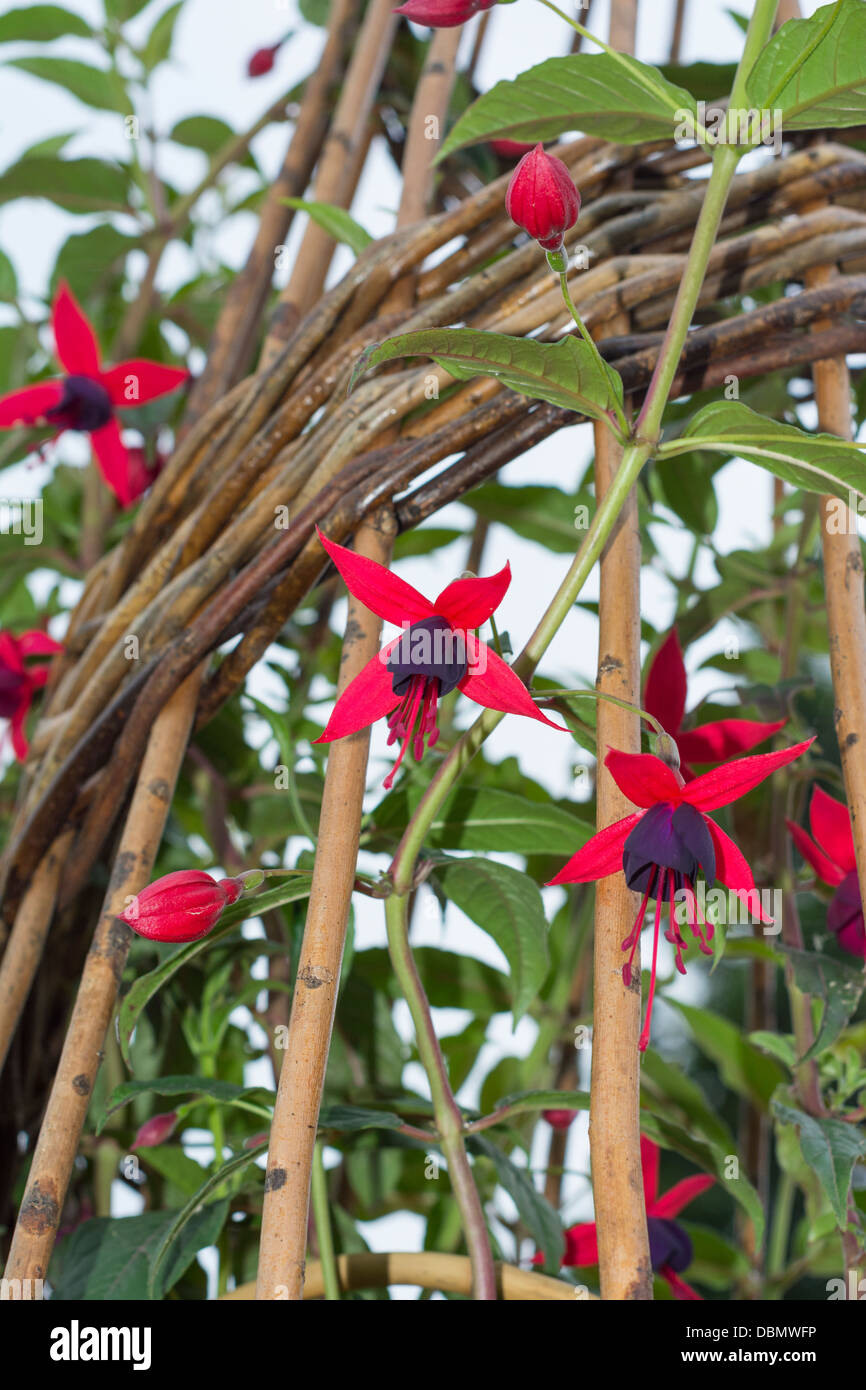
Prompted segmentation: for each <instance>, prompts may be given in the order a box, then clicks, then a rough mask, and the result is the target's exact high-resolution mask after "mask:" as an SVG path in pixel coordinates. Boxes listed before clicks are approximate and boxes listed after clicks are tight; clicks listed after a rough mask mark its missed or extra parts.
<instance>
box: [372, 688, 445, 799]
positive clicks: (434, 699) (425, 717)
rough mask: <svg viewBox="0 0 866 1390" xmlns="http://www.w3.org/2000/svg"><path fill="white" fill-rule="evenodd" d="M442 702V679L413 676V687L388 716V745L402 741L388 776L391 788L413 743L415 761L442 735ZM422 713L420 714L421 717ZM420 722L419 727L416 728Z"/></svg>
mask: <svg viewBox="0 0 866 1390" xmlns="http://www.w3.org/2000/svg"><path fill="white" fill-rule="evenodd" d="M438 704H439V682H438V680H435V679H434V680H428V679H427V677H426V676H413V678H412V680H411V681H410V683H409V689H408V690H407V691H406V694H405V695H404V696H403V699H402V700H401V701H400V703H399V705H398V706H397V708H396V709H395V710H393V711H392V713H391V714H390V715H389V716H388V729H389V730H390V732H389V734H388V745H389V747H390V745H391V744H392V743H396V741H397V739H400V740H401V746H400V752H399V753H398V755H397V761H396V762H395V763H394V766H393V767H392V768H391V771H390V772H389V773H388V776H387V777H386V778H385V781H384V783H383V785H384V786H385V787H386V788H387V789H388V790H390V788H391V787H392V786H393V784H394V777H395V775H396V773H397V769H398V767H399V766H400V764H401V763H402V761H403V757H404V755H405V752H406V749H407V748H408V747H409V742H410V740H411V742H412V752H413V753H414V755H415V761H416V762H420V761H421V759H422V757H423V756H424V745H425V743H426V745H427V747H428V748H432V747H433V745H434V744H435V742H436V740H437V739H438V737H439V727H438V723H437V706H438ZM419 715H420V717H419ZM416 725H417V727H416Z"/></svg>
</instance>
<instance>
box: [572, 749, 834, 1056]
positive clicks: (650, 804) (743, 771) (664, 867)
mask: <svg viewBox="0 0 866 1390" xmlns="http://www.w3.org/2000/svg"><path fill="white" fill-rule="evenodd" d="M814 741H815V740H814V739H813V738H810V739H807V740H806V742H805V743H797V744H795V745H794V746H793V747H792V748H783V749H781V750H780V751H779V752H778V753H757V754H755V756H754V757H751V758H737V759H736V760H735V761H734V762H732V763H726V764H724V765H723V766H722V767H717V768H713V770H712V771H711V772H705V773H703V774H702V775H701V776H700V777H695V778H694V779H693V780H692V781H691V782H688V783H686V782H684V781H683V779H682V777H681V776H680V775H679V774H678V773H676V772H674V771H673V769H672V768H670V767H668V765H667V763H664V762H662V760H661V758H657V757H655V756H654V755H653V754H651V753H621V752H619V751H618V750H617V749H615V748H612V749H610V751H609V752H608V755H607V757H606V758H605V760H604V765H605V767H606V768H608V770H609V771H610V774H611V776H612V777H613V779H614V781H615V782H616V784H617V786H618V787H619V789H620V791H621V792H623V793H624V795H625V796H627V797H628V799H629V801H632V802H633V803H634V805H635V806H640V807H641V808H642V809H641V810H640V811H636V812H634V814H632V815H630V816H625V817H624V819H623V820H618V821H616V822H615V823H614V824H613V825H609V826H607V827H606V828H605V829H604V830H600V831H599V833H598V834H597V835H593V837H592V839H591V840H588V841H587V842H586V844H585V845H584V846H583V849H580V850H578V852H577V854H575V855H574V856H573V857H572V858H571V859H569V861H568V863H567V864H566V866H565V868H564V869H561V870H560V872H559V873H558V874H557V875H556V877H555V878H552V879H551V880H550V882H551V884H555V883H591V882H593V880H595V879H599V878H608V877H609V876H610V875H611V874H615V873H618V872H619V871H620V869H621V870H622V872H623V873H624V874H625V879H626V883H627V884H628V886H629V888H632V889H634V891H635V892H638V893H642V894H643V900H642V902H641V905H640V910H639V912H638V914H637V918H636V920H635V924H634V926H633V928H632V930H631V931H630V932H629V934H628V936H627V937H626V939H625V941H624V942H623V943H622V949H623V950H624V951H628V952H629V957H628V960H627V962H626V964H625V965H624V966H623V968H622V978H623V983H624V984H625V985H626V986H628V985H629V984H630V983H631V967H632V961H633V960H634V956H635V951H636V950H637V945H638V942H639V940H640V934H641V931H642V929H643V922H644V917H645V915H646V910H647V903H648V902H649V900H650V898H652V897H654V898H655V899H656V914H655V932H654V935H653V959H652V972H651V975H650V988H649V998H648V1000H647V1011H646V1021H645V1023H644V1026H643V1032H642V1033H641V1036H640V1041H639V1043H638V1046H639V1048H640V1050H641V1052H644V1051H645V1050H646V1048H647V1045H648V1043H649V1034H650V1018H651V1015H652V1006H653V997H654V994H655V985H656V963H657V959H658V946H659V927H660V924H661V911H662V903H663V902H667V903H669V904H670V909H669V918H670V925H669V927H668V930H667V931H666V932H665V940H666V941H669V942H670V943H671V945H672V946H673V947H674V948H675V951H676V967H677V970H678V971H679V972H680V974H681V975H685V973H686V968H685V965H684V964H683V959H682V953H683V950H684V949H685V948H686V945H687V943H686V941H685V940H684V938H683V936H682V934H681V932H680V929H679V925H678V923H677V919H676V915H675V908H674V903H675V902H677V903H678V904H681V905H684V906H685V911H686V919H687V921H688V925H689V929H690V931H691V933H692V935H693V936H694V938H695V940H696V941H697V943H698V948H699V950H700V951H701V952H702V953H703V954H704V955H707V956H711V955H712V953H713V948H712V946H710V944H709V943H710V941H711V940H712V936H713V928H712V924H711V923H709V922H707V921H706V920H705V918H704V916H703V913H702V912H701V910H700V908H699V906H698V903H697V900H696V898H695V880H696V878H697V875H698V870H699V869H700V870H701V871H702V872H703V875H704V878H705V879H706V882H707V886H708V887H709V888H712V887H713V884H714V883H715V881H716V879H718V880H719V882H720V883H722V884H724V886H725V887H726V888H728V889H730V890H731V891H732V892H734V893H736V895H737V897H738V898H740V899H741V900H742V901H743V902H744V903H745V904H746V905H747V907H748V908H749V910H750V911H752V910H754V911H755V912H757V914H758V916H759V919H760V920H761V921H770V920H772V919H770V918H766V917H765V916H764V913H763V909H762V907H761V903H760V897H759V895H758V892H757V890H756V888H755V881H754V879H753V878H752V871H751V869H750V868H749V866H748V864H747V863H746V860H745V859H744V857H743V855H742V854H741V852H740V850H739V849H738V848H737V846H736V845H735V844H734V842H733V840H732V839H731V838H730V836H728V835H726V834H725V832H724V830H722V829H721V828H720V827H719V826H718V825H716V823H715V821H714V820H711V819H710V817H709V816H708V815H706V814H705V813H706V812H707V811H716V810H718V809H719V807H721V806H728V805H730V803H731V802H732V801H737V800H739V798H740V797H741V796H745V794H746V792H749V791H751V790H752V788H753V787H757V786H758V784H759V783H760V782H763V781H764V779H765V778H766V777H769V775H770V773H771V772H775V771H776V769H777V768H780V767H784V766H785V764H786V763H790V762H793V760H794V759H795V758H799V757H800V755H801V754H802V753H805V751H806V749H807V748H809V747H810V746H811V745H812V744H813V743H814Z"/></svg>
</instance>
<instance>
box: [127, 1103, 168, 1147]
mask: <svg viewBox="0 0 866 1390" xmlns="http://www.w3.org/2000/svg"><path fill="white" fill-rule="evenodd" d="M176 1124H177V1111H176V1110H169V1112H168V1113H167V1114H166V1115H151V1117H150V1119H149V1120H145V1122H144V1124H143V1125H142V1126H141V1129H140V1130H139V1131H138V1133H137V1134H136V1136H135V1138H134V1139H133V1141H132V1147H133V1148H134V1149H155V1148H156V1146H157V1144H164V1143H165V1141H166V1139H167V1138H168V1137H169V1135H170V1134H171V1133H172V1131H173V1130H174V1127H175V1125H176Z"/></svg>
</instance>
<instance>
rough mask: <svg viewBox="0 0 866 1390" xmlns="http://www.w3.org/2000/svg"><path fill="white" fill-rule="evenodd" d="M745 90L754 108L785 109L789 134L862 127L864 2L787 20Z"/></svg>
mask: <svg viewBox="0 0 866 1390" xmlns="http://www.w3.org/2000/svg"><path fill="white" fill-rule="evenodd" d="M746 90H747V92H748V98H749V105H750V106H754V107H759V108H760V109H761V110H764V111H774V110H779V111H781V113H782V118H781V119H782V127H783V129H784V130H785V131H786V132H787V131H791V130H818V129H822V128H823V127H827V126H830V127H842V126H852V125H862V124H863V123H864V121H866V5H864V4H863V3H862V0H841V4H836V5H822V7H821V9H820V10H816V11H815V13H814V14H813V15H810V17H809V18H808V19H791V20H789V21H788V23H787V24H783V25H782V28H781V29H780V30H779V32H778V33H777V34H776V36H775V37H774V38H773V39H771V40H770V42H769V43H768V44H767V46H766V47H765V48H764V50H763V52H762V53H761V56H760V57H759V59H758V61H757V62H756V64H755V66H754V67H753V69H752V71H751V72H750V74H749V79H748V82H747V84H746Z"/></svg>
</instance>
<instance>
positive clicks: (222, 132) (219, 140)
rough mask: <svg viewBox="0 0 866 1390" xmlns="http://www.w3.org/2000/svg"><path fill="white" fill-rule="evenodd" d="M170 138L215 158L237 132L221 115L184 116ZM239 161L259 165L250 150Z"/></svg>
mask: <svg viewBox="0 0 866 1390" xmlns="http://www.w3.org/2000/svg"><path fill="white" fill-rule="evenodd" d="M169 138H170V139H171V140H174V141H175V143H176V144H178V145H185V146H186V147H187V148H188V149H191V150H201V151H202V153H203V154H206V155H208V156H209V157H210V158H213V156H214V155H216V154H219V153H220V151H221V150H223V149H225V147H226V145H228V143H229V142H230V141H231V140H234V138H235V132H234V131H233V130H232V128H231V126H230V125H229V124H228V122H227V121H223V120H220V118H219V116H184V118H183V120H182V121H178V122H177V125H175V126H173V127H172V131H171V135H170V137H169ZM238 163H239V164H241V165H242V166H243V167H244V168H248V169H258V167H259V166H258V164H257V163H256V161H255V157H254V156H253V155H252V154H251V152H250V151H249V150H247V151H246V152H245V153H244V154H243V156H242V157H241V158H240V159H239V160H238Z"/></svg>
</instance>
